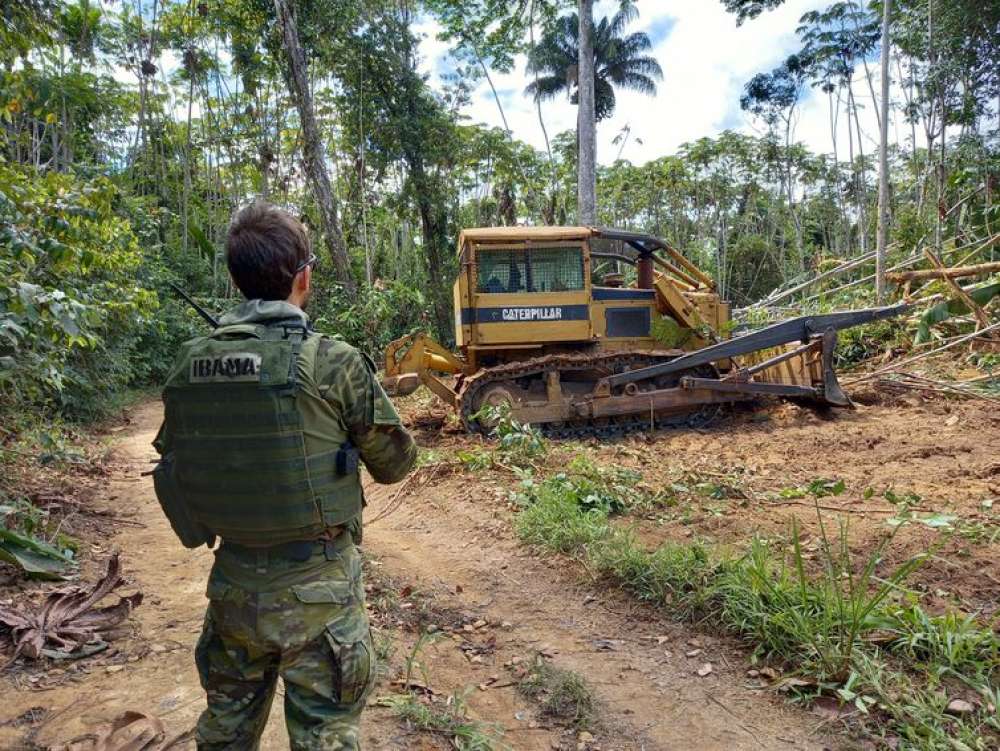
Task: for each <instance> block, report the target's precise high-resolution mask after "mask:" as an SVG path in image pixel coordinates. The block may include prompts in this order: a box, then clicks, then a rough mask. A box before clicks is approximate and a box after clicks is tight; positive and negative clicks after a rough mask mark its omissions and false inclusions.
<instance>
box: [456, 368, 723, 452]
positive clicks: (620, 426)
mask: <svg viewBox="0 0 1000 751" xmlns="http://www.w3.org/2000/svg"><path fill="white" fill-rule="evenodd" d="M679 356H680V353H677V352H655V351H654V352H609V353H606V354H597V355H594V354H582V355H574V354H555V355H545V356H542V357H536V358H532V359H530V360H523V361H521V362H512V363H506V364H504V365H496V366H493V367H491V368H486V369H484V370H481V371H480V372H478V373H475V374H473V375H471V376H469V377H468V378H466V379H465V381H464V382H463V384H462V388H461V391H460V392H459V414H460V415H461V418H462V424H463V425H464V426H465V427H466V429H467V430H469V431H473V432H483V431H484V426H482V425H481V424H480V423H479V421H478V420H477V419H476V417H475V413H476V403H477V401H476V397H477V396H478V395H480V394H482V393H483V392H484V391H485V390H486V389H488V388H489V387H490V386H493V385H496V384H504V383H512V382H513V381H515V380H519V379H523V378H531V377H536V376H538V377H541V376H542V375H543V374H544V373H545V372H546V371H549V370H552V369H558V371H559V372H560V374H565V373H568V372H572V371H585V370H603V371H606V372H607V374H612V373H620V372H623V371H625V370H632V369H635V368H638V367H644V366H646V365H652V364H654V363H659V362H666V361H669V360H672V359H675V358H677V357H679ZM684 375H698V376H703V377H712V378H714V377H717V375H718V374H717V372H716V371H715V369H714V368H712V367H711V366H702V367H699V368H692V369H690V370H686V371H681V372H680V373H678V374H676V379H677V380H679V379H680V377H681V376H684ZM722 409H723V405H721V404H709V405H700V406H699V405H696V406H694V407H692V409H691V410H688V411H685V412H683V413H670V414H653V415H648V414H641V415H640V414H635V415H623V416H621V417H618V418H613V419H612V418H601V419H598V420H591V419H588V418H580V419H579V420H574V421H565V422H564V421H560V422H543V423H538V424H535V426H536V427H537V428H538V429H539V430H541V431H542V433H543V434H544V435H546V436H548V437H550V438H562V439H578V438H599V439H602V440H606V439H609V438H616V437H620V436H624V435H627V434H628V433H633V432H638V431H651V430H661V429H667V428H698V427H704V426H705V425H707V424H708V423H710V422H711V421H712V420H714V419H715V418H716V417H717V416H718V415H719V413H720V412H721V411H722Z"/></svg>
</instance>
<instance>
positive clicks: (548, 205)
mask: <svg viewBox="0 0 1000 751" xmlns="http://www.w3.org/2000/svg"><path fill="white" fill-rule="evenodd" d="M528 42H529V44H530V45H531V49H534V48H535V3H534V1H532V3H531V18H530V19H529V21H528ZM535 86H536V87H537V86H538V71H537V70H536V71H535ZM535 109H536V111H537V112H538V124H539V125H540V126H541V128H542V137H543V138H545V153H546V154H547V155H548V158H549V196H548V197H547V198H546V202H545V205H544V206H543V207H542V220H543V221H544V222H545V223H546V224H555V213H556V163H555V160H553V158H552V144H551V143H549V131H548V128H546V127H545V118H544V117H542V99H541V97H537V96H536V97H535Z"/></svg>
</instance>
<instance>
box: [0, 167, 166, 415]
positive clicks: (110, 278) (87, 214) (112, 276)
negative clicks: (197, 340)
mask: <svg viewBox="0 0 1000 751" xmlns="http://www.w3.org/2000/svg"><path fill="white" fill-rule="evenodd" d="M118 199H119V193H118V190H117V188H116V187H115V186H114V184H113V183H112V182H111V181H110V180H108V179H106V178H94V179H92V180H89V181H83V180H80V179H78V178H75V177H74V176H72V175H68V174H64V173H57V172H45V173H39V172H35V171H32V170H30V169H27V168H24V169H16V168H14V167H11V166H9V165H6V164H0V414H6V413H10V412H12V411H14V410H15V409H16V407H17V405H21V404H30V405H55V406H57V407H58V408H60V409H62V410H63V411H64V412H65V413H67V414H73V415H80V416H89V415H92V414H93V413H94V412H95V411H99V410H100V406H101V403H102V400H104V399H106V398H107V397H109V396H110V395H112V394H114V393H116V392H118V391H120V390H121V389H122V388H123V387H124V386H125V385H126V384H128V383H130V382H131V381H132V380H133V376H134V371H133V368H134V365H135V362H136V358H135V357H133V355H134V353H135V350H136V342H137V339H138V335H139V332H140V331H141V330H142V329H143V327H145V326H146V325H148V323H149V316H150V314H151V312H152V311H153V310H154V309H155V307H156V299H155V296H154V295H153V293H152V292H150V291H149V290H146V289H143V288H142V287H141V286H140V285H139V284H137V283H136V275H137V272H138V269H139V267H140V264H141V261H142V254H141V252H140V249H139V244H138V241H137V238H136V236H135V234H134V233H133V232H132V229H131V225H130V224H129V222H128V220H127V219H125V218H123V217H122V216H121V215H120V213H119V211H118V207H117V202H118Z"/></svg>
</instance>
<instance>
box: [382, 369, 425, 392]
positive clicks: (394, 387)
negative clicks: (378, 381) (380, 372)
mask: <svg viewBox="0 0 1000 751" xmlns="http://www.w3.org/2000/svg"><path fill="white" fill-rule="evenodd" d="M382 388H383V389H384V390H385V393H386V394H388V395H389V396H409V395H410V394H412V393H413V392H414V391H416V390H417V389H418V388H420V376H419V375H418V374H417V373H403V374H402V375H397V376H386V377H385V378H383V379H382Z"/></svg>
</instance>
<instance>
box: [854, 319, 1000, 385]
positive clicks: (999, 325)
mask: <svg viewBox="0 0 1000 751" xmlns="http://www.w3.org/2000/svg"><path fill="white" fill-rule="evenodd" d="M997 329H1000V321H997V322H996V323H994V324H993V325H992V326H988V327H986V328H985V329H981V330H979V331H974V332H973V333H971V334H966V335H965V336H962V337H959V338H958V339H955V340H953V341H952V342H950V343H948V344H945V345H943V346H941V347H936V348H935V349H932V350H928V351H927V352H922V353H920V354H919V355H914V356H913V357H908V358H906V359H905V360H900V361H899V362H897V363H893V364H892V365H887V366H886V367H884V368H879V369H878V370H873V371H872V372H871V373H866V374H865V375H861V376H858V377H857V378H855V379H853V380H850V381H847V382H846V383H845V384H844V385H845V386H851V385H853V384H855V383H861V382H862V381H867V380H869V379H871V378H878V377H879V376H881V375H885V374H886V373H893V372H896V371H898V370H900V368H902V367H904V366H906V365H910V364H911V363H915V362H917V361H918V360H923V359H925V358H927V357H930V356H931V355H936V354H937V353H938V352H944V351H945V350H946V349H951V348H952V347H957V346H958V345H959V344H962V343H964V342H967V341H969V340H970V339H976V338H978V337H981V336H982V335H983V334H988V333H989V332H991V331H996V330H997Z"/></svg>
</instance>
